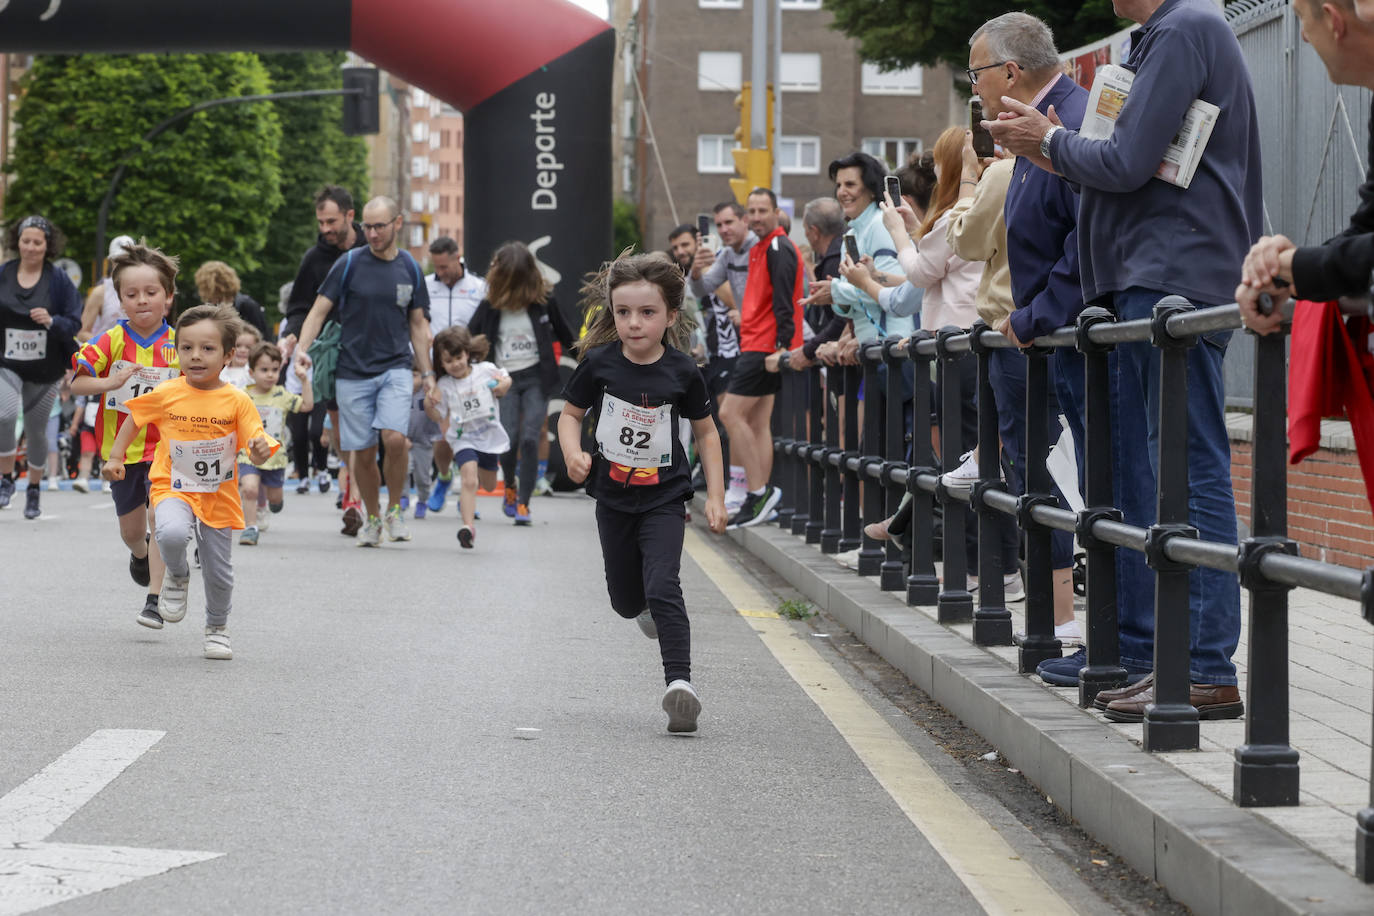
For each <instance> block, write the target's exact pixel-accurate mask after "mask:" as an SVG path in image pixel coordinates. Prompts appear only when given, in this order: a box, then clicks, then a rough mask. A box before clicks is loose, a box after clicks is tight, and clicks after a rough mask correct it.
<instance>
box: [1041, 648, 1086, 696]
mask: <svg viewBox="0 0 1374 916" xmlns="http://www.w3.org/2000/svg"><path fill="white" fill-rule="evenodd" d="M1087 665H1088V650H1087V649H1079V650H1078V651H1077V652H1075V653H1074V654H1073V655H1066V656H1064V657H1063V658H1050V659H1046V660H1045V661H1043V662H1041V663H1040V665H1039V666H1038V667H1037V668H1036V669H1035V673H1036V674H1038V675H1040V680H1042V681H1044V682H1045V683H1046V684H1053V685H1054V686H1055V687H1077V686H1078V672H1080V671H1082V670H1083V669H1084V668H1085V667H1087Z"/></svg>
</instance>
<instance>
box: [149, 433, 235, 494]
mask: <svg viewBox="0 0 1374 916" xmlns="http://www.w3.org/2000/svg"><path fill="white" fill-rule="evenodd" d="M238 438H239V437H238V434H237V433H230V434H229V435H227V436H220V437H219V438H218V439H197V440H195V441H194V442H181V441H178V440H176V439H168V440H167V452H168V454H169V455H171V457H172V489H173V490H175V491H177V492H180V493H213V492H215V491H216V490H218V489H219V485H220V484H222V483H226V482H228V481H230V480H233V479H234V456H235V455H236V454H238Z"/></svg>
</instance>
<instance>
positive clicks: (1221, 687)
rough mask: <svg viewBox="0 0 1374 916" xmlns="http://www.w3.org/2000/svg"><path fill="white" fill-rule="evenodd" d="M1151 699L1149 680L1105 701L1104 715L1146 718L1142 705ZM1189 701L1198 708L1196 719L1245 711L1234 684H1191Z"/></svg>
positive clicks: (1229, 716) (1113, 718)
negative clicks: (1142, 686)
mask: <svg viewBox="0 0 1374 916" xmlns="http://www.w3.org/2000/svg"><path fill="white" fill-rule="evenodd" d="M1142 683H1143V682H1142ZM1154 701H1155V688H1154V682H1153V681H1151V682H1150V686H1149V687H1148V688H1146V689H1145V690H1142V691H1140V692H1139V693H1136V694H1133V695H1132V696H1129V697H1125V698H1123V699H1119V700H1115V701H1113V702H1110V703H1108V704H1107V708H1106V710H1105V715H1106V716H1107V718H1108V719H1110V720H1111V721H1113V722H1140V721H1142V720H1143V719H1144V718H1145V708H1146V707H1147V706H1150V705H1151V704H1153V703H1154ZM1188 703H1189V705H1191V706H1192V707H1193V708H1194V709H1196V710H1197V712H1198V718H1199V719H1239V718H1240V717H1241V715H1242V714H1243V713H1244V712H1245V704H1244V703H1242V702H1241V699H1240V690H1238V689H1237V688H1236V686H1235V685H1234V684H1193V685H1191V686H1190V688H1189V691H1188Z"/></svg>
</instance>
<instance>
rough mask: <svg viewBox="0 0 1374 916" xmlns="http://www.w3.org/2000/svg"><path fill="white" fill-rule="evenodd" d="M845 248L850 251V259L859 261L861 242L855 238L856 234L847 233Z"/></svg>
mask: <svg viewBox="0 0 1374 916" xmlns="http://www.w3.org/2000/svg"><path fill="white" fill-rule="evenodd" d="M844 250H845V251H846V252H848V254H849V260H851V261H853V262H854V263H855V264H857V263H859V243H858V242H857V241H856V240H855V239H854V236H852V235H846V236H845V237H844Z"/></svg>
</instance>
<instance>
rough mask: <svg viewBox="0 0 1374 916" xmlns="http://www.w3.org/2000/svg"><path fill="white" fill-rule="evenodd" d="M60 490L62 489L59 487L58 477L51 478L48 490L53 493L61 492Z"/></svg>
mask: <svg viewBox="0 0 1374 916" xmlns="http://www.w3.org/2000/svg"><path fill="white" fill-rule="evenodd" d="M60 489H61V487H59V486H58V485H57V478H56V477H49V478H48V490H49V491H52V490H60Z"/></svg>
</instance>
